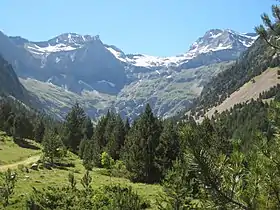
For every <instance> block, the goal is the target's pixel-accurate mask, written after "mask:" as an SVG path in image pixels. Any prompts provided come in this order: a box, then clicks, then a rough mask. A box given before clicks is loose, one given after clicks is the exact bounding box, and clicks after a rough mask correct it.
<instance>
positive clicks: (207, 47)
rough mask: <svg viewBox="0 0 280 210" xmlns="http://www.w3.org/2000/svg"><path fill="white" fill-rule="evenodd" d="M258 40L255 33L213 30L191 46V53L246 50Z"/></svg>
mask: <svg viewBox="0 0 280 210" xmlns="http://www.w3.org/2000/svg"><path fill="white" fill-rule="evenodd" d="M256 38H257V35H256V34H255V33H247V34H242V33H238V32H235V31H233V30H229V29H225V30H221V29H211V30H209V31H207V32H206V33H205V34H204V36H203V37H200V38H198V40H197V41H196V42H194V43H193V44H192V45H191V47H190V50H189V53H193V54H202V53H208V52H211V51H219V50H226V49H238V50H245V49H246V48H248V47H250V46H251V45H252V44H253V43H254V41H255V40H256Z"/></svg>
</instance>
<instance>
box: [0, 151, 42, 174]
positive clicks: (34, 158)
mask: <svg viewBox="0 0 280 210" xmlns="http://www.w3.org/2000/svg"><path fill="white" fill-rule="evenodd" d="M40 156H41V154H39V155H34V156H31V157H29V158H27V159H25V160H21V161H19V162H16V163H11V164H8V165H2V166H0V172H1V171H6V170H8V168H10V169H14V168H17V166H18V165H28V164H30V163H34V162H36V161H38V160H39V159H40Z"/></svg>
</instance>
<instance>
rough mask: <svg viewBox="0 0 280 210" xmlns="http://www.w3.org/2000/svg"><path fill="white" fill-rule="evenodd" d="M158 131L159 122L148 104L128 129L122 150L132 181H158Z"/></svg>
mask: <svg viewBox="0 0 280 210" xmlns="http://www.w3.org/2000/svg"><path fill="white" fill-rule="evenodd" d="M160 133H161V125H160V122H159V120H158V119H157V118H156V117H155V116H154V115H153V112H152V110H151V107H150V106H149V104H148V105H147V106H146V108H145V112H144V113H143V114H142V115H141V116H140V118H139V119H138V120H137V121H136V122H135V123H134V124H133V126H132V128H131V129H130V131H129V133H128V136H127V138H126V141H125V146H124V150H123V151H124V154H123V160H124V162H125V164H126V167H127V169H128V170H129V171H130V172H131V173H132V177H131V178H132V180H133V181H140V182H146V183H154V182H157V181H159V170H158V168H157V167H156V162H155V157H156V148H157V146H158V143H159V136H160Z"/></svg>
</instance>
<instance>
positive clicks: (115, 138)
mask: <svg viewBox="0 0 280 210" xmlns="http://www.w3.org/2000/svg"><path fill="white" fill-rule="evenodd" d="M109 122H110V121H109ZM112 122H113V125H112V128H110V130H111V129H112V130H111V131H110V135H109V137H107V138H109V141H108V144H107V145H106V150H107V151H108V153H109V155H110V156H111V157H112V158H113V159H114V160H117V159H119V158H120V151H121V148H122V147H123V144H124V139H125V127H124V124H123V121H122V119H121V117H120V116H119V115H118V116H116V119H114V121H112Z"/></svg>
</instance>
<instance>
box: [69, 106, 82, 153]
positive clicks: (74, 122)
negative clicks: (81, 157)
mask: <svg viewBox="0 0 280 210" xmlns="http://www.w3.org/2000/svg"><path fill="white" fill-rule="evenodd" d="M85 119H86V115H85V112H84V110H83V109H82V108H81V107H80V105H79V104H78V103H76V104H75V105H74V106H73V108H72V110H71V111H70V112H69V113H68V114H67V116H66V121H65V124H64V128H65V131H64V132H65V135H64V144H65V145H66V146H67V147H68V148H69V149H70V150H71V151H72V152H78V146H79V145H80V142H81V141H82V139H83V138H84V128H83V126H84V122H85Z"/></svg>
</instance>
